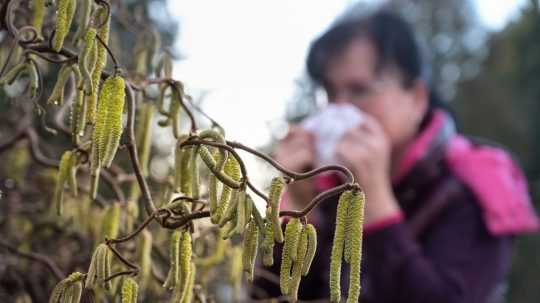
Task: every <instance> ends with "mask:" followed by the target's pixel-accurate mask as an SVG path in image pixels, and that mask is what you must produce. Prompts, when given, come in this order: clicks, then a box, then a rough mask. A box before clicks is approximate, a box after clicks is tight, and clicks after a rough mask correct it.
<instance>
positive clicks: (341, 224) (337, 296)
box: [330, 190, 352, 302]
mask: <svg viewBox="0 0 540 303" xmlns="http://www.w3.org/2000/svg"><path fill="white" fill-rule="evenodd" d="M351 199H352V191H350V190H349V191H345V192H343V193H342V194H341V196H340V197H339V201H338V206H337V212H336V229H335V230H334V241H333V244H332V255H331V258H330V301H332V302H340V300H341V286H340V283H341V282H340V281H341V261H342V258H343V246H344V243H343V242H344V240H345V221H346V217H347V210H348V208H349V204H350V201H351Z"/></svg>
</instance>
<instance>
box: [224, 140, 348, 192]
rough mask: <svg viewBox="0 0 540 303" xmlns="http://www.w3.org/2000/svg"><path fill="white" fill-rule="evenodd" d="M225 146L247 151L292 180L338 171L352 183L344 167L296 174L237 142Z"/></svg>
mask: <svg viewBox="0 0 540 303" xmlns="http://www.w3.org/2000/svg"><path fill="white" fill-rule="evenodd" d="M227 145H229V146H231V147H233V148H239V149H242V150H244V151H247V152H248V153H251V154H253V155H255V156H257V157H259V158H262V159H264V160H265V161H266V162H268V163H269V164H271V165H272V166H274V167H275V168H276V169H278V170H279V171H281V172H282V173H284V174H285V175H287V176H289V177H291V178H292V179H294V180H302V179H307V178H310V177H313V176H315V175H317V174H320V173H322V172H324V171H333V170H334V171H339V172H341V173H342V174H343V175H345V177H347V181H348V182H349V183H353V182H354V175H353V174H352V173H351V171H350V170H349V169H347V168H346V167H344V166H341V165H326V166H322V167H318V168H316V169H313V170H310V171H308V172H305V173H297V172H293V171H290V170H288V169H286V168H284V167H283V166H281V164H279V163H278V162H276V161H275V160H274V159H272V158H270V157H269V156H267V155H265V154H263V153H261V152H259V151H257V150H254V149H252V148H249V147H247V146H245V145H243V144H241V143H238V142H232V141H227Z"/></svg>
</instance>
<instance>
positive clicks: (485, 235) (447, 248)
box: [255, 115, 538, 303]
mask: <svg viewBox="0 0 540 303" xmlns="http://www.w3.org/2000/svg"><path fill="white" fill-rule="evenodd" d="M439 118H441V117H439ZM440 120H441V121H442V122H441V125H440V126H438V127H432V128H436V130H434V131H432V133H431V134H425V135H423V136H424V137H427V139H425V138H424V139H421V138H419V141H420V140H424V141H426V142H424V143H422V144H423V145H424V146H423V147H422V148H423V149H424V151H423V154H422V156H421V157H417V158H418V159H415V160H414V161H413V162H412V164H411V165H410V167H409V168H408V169H407V170H406V172H405V173H404V174H403V176H401V177H400V178H399V180H398V181H396V182H394V188H393V189H394V194H395V196H396V198H397V200H398V201H399V204H400V206H401V208H402V212H403V213H402V217H403V220H389V221H388V222H386V223H384V222H383V223H381V224H379V226H376V227H371V228H367V229H370V230H367V231H366V232H365V233H364V239H363V255H362V282H361V287H362V288H361V298H360V301H361V302H362V303H401V302H402V303H406V302H407V303H413V302H414V303H446V302H448V303H451V302H452V303H453V302H460V303H497V302H500V300H501V299H502V296H503V294H504V289H505V285H504V281H505V276H506V275H507V273H508V270H509V266H510V257H511V250H512V238H513V236H514V235H515V234H517V233H518V232H519V231H520V229H519V228H515V229H514V230H513V231H514V232H512V230H511V229H507V230H508V231H509V232H507V233H505V232H498V234H496V235H495V234H494V233H493V232H491V231H490V230H489V229H488V227H487V226H488V224H486V213H488V212H489V209H486V207H485V205H486V203H479V199H480V198H481V197H482V196H481V195H479V194H477V193H479V191H477V190H476V189H477V187H476V186H475V185H474V184H473V183H470V184H468V183H467V182H465V181H464V179H467V178H460V177H459V176H457V175H456V173H455V171H454V170H452V169H451V168H450V167H449V161H448V152H447V149H448V144H449V141H450V139H451V138H452V137H453V136H454V135H455V132H454V128H453V123H452V121H451V119H450V118H448V117H447V116H446V115H444V119H442V118H441V119H440ZM432 124H433V123H432ZM428 127H429V126H428ZM426 132H428V130H423V133H426ZM419 137H420V136H419ZM413 158H414V156H413ZM480 169H482V168H480ZM469 179H470V178H468V179H467V180H469ZM368 198H369V197H368ZM367 203H370V202H369V201H368V202H367ZM372 203H376V202H372ZM336 206H337V197H335V198H332V199H329V200H328V201H325V202H323V203H322V204H320V206H319V207H318V208H317V210H316V211H317V212H318V213H317V220H316V222H313V223H314V224H315V225H316V227H317V230H318V242H319V245H318V250H317V255H316V257H315V260H314V262H313V264H312V267H311V270H310V273H309V274H308V275H307V276H306V277H303V278H302V282H301V284H300V290H299V299H301V300H302V299H303V300H312V299H324V298H328V297H329V283H328V280H329V266H330V255H331V246H332V241H333V234H334V224H335V212H336ZM492 213H493V212H492ZM525 216H527V214H526V215H525ZM529 218H531V220H532V221H531V222H532V223H531V224H532V225H531V224H530V225H529V226H528V228H529V231H530V230H535V229H536V228H537V227H538V222H537V221H534V220H537V218H536V217H535V216H534V215H530V216H529ZM517 220H520V219H519V218H518V219H517ZM516 226H518V227H519V222H518V224H517V225H516ZM521 227H523V226H521ZM523 231H526V230H525V229H524V230H523ZM281 249H282V247H281V245H276V248H275V250H274V255H275V264H274V266H273V267H272V268H267V270H270V271H272V272H274V273H276V274H278V275H279V266H280V260H281V253H280V252H281ZM343 266H344V268H343V269H342V288H341V289H342V292H343V296H346V294H347V287H348V274H347V272H348V268H346V263H345V262H344V263H343ZM255 285H256V286H257V288H260V289H259V290H261V289H262V290H264V291H265V292H266V293H267V294H266V295H267V297H278V296H280V295H281V294H280V292H279V285H276V284H274V283H272V282H270V281H268V280H266V279H263V278H258V279H257V280H256V281H255ZM258 293H260V291H259V292H258ZM258 297H259V298H260V297H261V296H260V295H259V296H258Z"/></svg>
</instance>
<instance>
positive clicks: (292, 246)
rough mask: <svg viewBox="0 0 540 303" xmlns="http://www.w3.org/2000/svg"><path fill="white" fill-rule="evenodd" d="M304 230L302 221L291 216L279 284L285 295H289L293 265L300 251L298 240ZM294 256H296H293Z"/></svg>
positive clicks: (284, 245) (286, 229) (282, 256)
mask: <svg viewBox="0 0 540 303" xmlns="http://www.w3.org/2000/svg"><path fill="white" fill-rule="evenodd" d="M301 232H302V223H301V222H300V220H298V219H297V218H291V219H290V220H289V222H288V223H287V227H286V228H285V243H284V244H283V252H282V254H281V268H280V272H279V286H280V289H281V293H282V294H283V295H288V294H289V290H290V282H291V267H292V263H293V262H294V261H295V260H296V255H297V253H298V251H297V249H298V242H299V238H300V234H301ZM293 257H294V258H293Z"/></svg>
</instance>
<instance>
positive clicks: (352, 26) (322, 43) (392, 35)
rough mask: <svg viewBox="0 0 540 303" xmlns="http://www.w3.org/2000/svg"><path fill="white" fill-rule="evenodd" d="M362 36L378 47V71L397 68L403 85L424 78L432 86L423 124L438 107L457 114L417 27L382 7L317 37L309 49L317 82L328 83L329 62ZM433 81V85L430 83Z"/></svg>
mask: <svg viewBox="0 0 540 303" xmlns="http://www.w3.org/2000/svg"><path fill="white" fill-rule="evenodd" d="M358 39H368V40H369V41H370V42H371V43H372V44H373V46H374V47H375V51H376V55H377V62H376V63H375V69H376V70H375V71H376V72H379V71H381V70H382V69H384V68H393V69H395V70H397V71H398V72H399V73H400V75H401V77H402V82H401V84H402V86H403V87H404V88H410V87H412V86H413V85H414V83H415V82H416V81H417V80H420V79H422V80H424V81H425V82H426V85H428V87H429V108H428V111H427V113H426V116H425V117H424V121H423V122H422V124H424V123H425V122H427V119H428V116H429V114H430V113H431V112H432V110H433V109H434V108H439V109H442V110H445V111H446V112H448V113H449V114H450V115H451V116H453V117H454V119H455V115H454V113H453V111H452V110H451V109H450V108H449V106H448V104H447V103H446V102H444V101H443V100H442V99H441V98H440V96H439V94H438V93H437V92H436V90H435V89H434V88H433V87H430V86H431V85H432V83H430V82H431V81H430V79H429V78H428V71H429V68H427V64H426V62H425V61H424V60H423V58H422V54H421V51H420V46H419V43H418V41H417V40H416V37H415V35H414V33H413V30H412V28H411V26H410V25H409V23H407V22H406V21H405V20H404V19H403V18H402V17H400V16H399V15H398V14H396V13H394V12H392V11H389V10H388V9H381V10H379V11H377V12H375V13H373V14H371V15H367V16H363V17H355V18H345V19H343V20H341V21H338V22H337V23H335V24H334V25H333V26H331V27H330V29H328V30H327V31H326V32H325V33H324V34H323V35H322V36H320V37H319V38H318V39H317V40H315V41H314V42H313V43H312V44H311V47H310V49H309V52H308V56H307V60H306V65H307V72H308V74H309V76H310V78H311V80H312V81H313V82H315V84H317V85H322V86H325V84H326V83H325V82H326V79H325V77H326V68H327V65H328V62H329V61H330V60H331V59H333V58H335V56H339V55H341V53H342V52H343V51H344V50H345V48H347V47H348V46H349V44H350V43H351V42H353V41H355V40H358ZM430 84H431V85H430Z"/></svg>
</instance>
